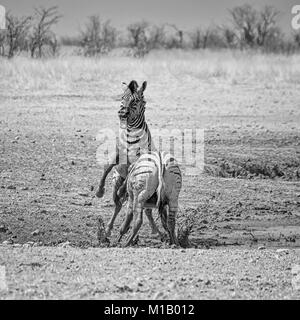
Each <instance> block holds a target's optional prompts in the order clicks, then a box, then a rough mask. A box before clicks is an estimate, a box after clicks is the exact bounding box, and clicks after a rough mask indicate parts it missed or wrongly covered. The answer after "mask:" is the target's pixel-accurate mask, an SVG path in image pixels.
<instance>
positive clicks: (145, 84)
mask: <svg viewBox="0 0 300 320" xmlns="http://www.w3.org/2000/svg"><path fill="white" fill-rule="evenodd" d="M146 88H147V81H144V82H143V84H142V87H141V89H140V90H139V95H140V96H142V95H143V93H144V91H145V90H146Z"/></svg>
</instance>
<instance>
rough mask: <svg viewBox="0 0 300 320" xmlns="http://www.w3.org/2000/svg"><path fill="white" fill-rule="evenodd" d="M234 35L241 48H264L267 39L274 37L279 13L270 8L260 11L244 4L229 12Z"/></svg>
mask: <svg viewBox="0 0 300 320" xmlns="http://www.w3.org/2000/svg"><path fill="white" fill-rule="evenodd" d="M230 14H231V17H232V22H233V25H234V29H235V31H236V35H237V36H238V38H239V41H240V45H241V47H244V46H248V47H251V48H253V47H255V46H258V47H264V46H265V44H266V41H267V39H268V38H273V39H274V35H276V33H277V31H278V28H277V27H276V23H277V18H278V16H279V12H278V11H277V10H276V9H275V8H274V7H272V6H265V7H264V8H263V9H262V10H261V11H258V10H256V9H255V8H253V7H251V6H250V5H248V4H246V5H243V6H240V7H235V8H234V9H233V10H231V11H230Z"/></svg>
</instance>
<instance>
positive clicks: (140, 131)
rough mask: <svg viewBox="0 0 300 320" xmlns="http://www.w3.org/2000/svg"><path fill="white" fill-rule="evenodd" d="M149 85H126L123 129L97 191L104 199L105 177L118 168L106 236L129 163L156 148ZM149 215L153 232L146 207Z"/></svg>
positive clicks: (121, 114) (118, 206) (119, 202)
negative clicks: (148, 109)
mask: <svg viewBox="0 0 300 320" xmlns="http://www.w3.org/2000/svg"><path fill="white" fill-rule="evenodd" d="M146 88H147V82H146V81H144V82H143V84H142V86H141V88H140V89H139V90H138V84H137V82H136V81H135V80H132V81H131V82H130V84H129V85H128V86H126V89H125V91H124V93H123V96H122V101H121V106H120V110H119V112H118V115H119V120H120V131H119V141H118V145H117V148H116V154H114V155H113V156H112V157H111V159H110V161H109V163H108V164H107V165H105V167H104V172H103V175H102V177H101V180H100V184H99V187H98V189H97V191H96V196H97V197H98V198H102V197H103V195H104V192H105V188H104V186H105V180H106V177H107V175H108V174H109V173H110V171H111V170H112V169H113V168H114V167H115V168H114V171H113V178H112V185H113V201H114V204H115V210H114V213H113V215H112V217H111V219H110V221H109V222H108V225H107V228H106V230H105V233H106V237H107V238H108V237H109V236H110V234H111V231H112V229H113V225H114V221H115V219H116V217H117V215H118V213H119V212H120V211H121V209H122V205H123V201H122V199H123V195H122V194H120V193H118V190H119V189H120V188H121V187H122V186H123V184H124V181H125V179H126V176H127V174H128V168H129V166H130V165H131V164H133V163H134V162H135V161H136V160H137V159H138V158H139V156H140V155H141V154H143V153H147V152H149V151H151V150H156V148H155V146H154V143H153V140H152V137H151V133H150V130H149V127H148V125H147V123H146V120H145V105H146V101H145V99H144V91H145V90H146ZM124 158H125V159H124ZM124 160H125V161H124ZM124 162H125V163H124ZM146 214H147V216H148V217H149V222H150V225H151V228H152V233H154V234H155V233H157V232H158V231H157V228H156V226H155V224H154V223H153V219H152V216H151V210H147V211H146Z"/></svg>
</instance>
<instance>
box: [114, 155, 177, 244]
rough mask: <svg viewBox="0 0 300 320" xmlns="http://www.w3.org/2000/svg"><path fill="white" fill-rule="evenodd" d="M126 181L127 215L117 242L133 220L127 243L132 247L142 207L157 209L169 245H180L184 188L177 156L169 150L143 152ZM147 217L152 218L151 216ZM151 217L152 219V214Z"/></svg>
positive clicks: (141, 219)
mask: <svg viewBox="0 0 300 320" xmlns="http://www.w3.org/2000/svg"><path fill="white" fill-rule="evenodd" d="M126 183H127V192H128V205H127V214H126V218H125V220H124V222H123V224H122V226H121V229H120V235H119V238H118V242H120V241H121V239H122V237H123V235H124V234H125V233H126V232H127V231H128V229H129V226H130V223H131V221H132V219H133V220H134V222H133V228H132V232H131V234H130V235H129V237H128V239H127V241H126V244H125V246H129V245H130V244H131V243H132V242H133V240H134V238H135V236H136V235H137V233H138V231H139V229H140V227H141V225H142V223H143V210H144V209H146V210H149V209H150V210H151V209H153V208H158V211H159V215H160V217H161V222H162V225H163V227H164V229H165V230H166V231H167V233H168V234H169V237H170V244H176V245H178V240H177V237H176V235H175V219H176V214H177V211H178V198H179V193H180V190H181V187H182V175H181V171H180V168H179V165H178V163H177V162H176V160H175V158H174V157H173V156H172V155H170V154H169V153H166V152H158V151H155V152H151V153H148V154H143V155H141V156H140V158H139V159H138V160H137V161H136V162H135V164H134V165H132V166H131V168H130V171H129V173H128V176H127V178H126ZM146 210H145V211H146ZM146 213H147V211H146ZM147 217H148V219H149V216H148V215H147ZM151 218H152V220H153V217H152V215H151ZM151 218H150V219H151ZM150 219H149V221H150ZM153 223H154V221H153ZM156 228H157V227H156Z"/></svg>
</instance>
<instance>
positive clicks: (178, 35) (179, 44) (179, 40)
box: [168, 24, 184, 49]
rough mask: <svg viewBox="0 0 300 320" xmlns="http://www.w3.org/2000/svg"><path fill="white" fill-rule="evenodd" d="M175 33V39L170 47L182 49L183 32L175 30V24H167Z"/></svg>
mask: <svg viewBox="0 0 300 320" xmlns="http://www.w3.org/2000/svg"><path fill="white" fill-rule="evenodd" d="M168 25H169V26H170V27H171V28H173V29H174V30H175V32H176V38H175V39H172V40H171V47H176V48H181V49H182V48H183V36H184V31H183V30H181V29H179V28H177V26H176V25H175V24H168Z"/></svg>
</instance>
